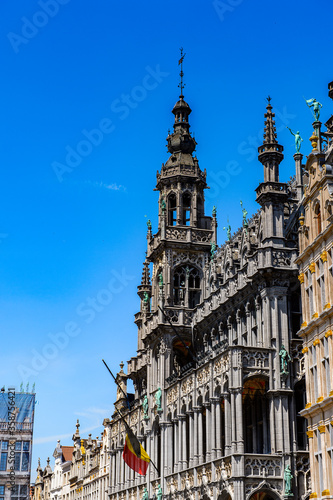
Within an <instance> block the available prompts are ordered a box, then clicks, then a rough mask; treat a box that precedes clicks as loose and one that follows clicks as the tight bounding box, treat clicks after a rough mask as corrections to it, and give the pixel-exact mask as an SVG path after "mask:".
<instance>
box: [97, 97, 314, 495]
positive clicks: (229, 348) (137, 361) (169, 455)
mask: <svg viewBox="0 0 333 500" xmlns="http://www.w3.org/2000/svg"><path fill="white" fill-rule="evenodd" d="M172 112H173V114H174V116H175V122H174V126H173V128H174V130H173V132H172V133H169V135H168V137H167V144H168V151H169V153H170V157H169V159H168V160H167V162H166V163H165V164H163V165H162V168H161V171H160V172H158V173H157V185H156V190H157V191H158V192H159V203H158V213H159V223H158V228H157V231H156V232H155V234H154V233H153V230H152V227H151V224H150V221H148V232H147V257H146V260H145V262H144V266H143V274H142V281H141V284H140V285H139V287H138V295H139V297H140V311H139V312H138V313H137V314H136V316H135V322H136V324H137V326H138V349H137V354H136V356H134V357H132V358H131V359H130V361H128V373H127V377H128V378H130V379H131V380H132V381H133V384H134V387H135V394H134V400H131V404H130V408H128V406H127V402H126V398H125V396H124V395H123V393H122V392H121V391H118V396H117V402H116V409H117V411H116V412H115V414H114V415H113V419H112V420H111V421H109V422H107V425H106V427H107V429H108V430H109V436H110V443H109V449H110V454H111V464H110V478H109V498H110V500H125V499H126V500H132V499H133V500H134V499H136V500H138V499H140V498H142V497H143V495H144V494H145V488H146V489H147V494H148V497H149V498H153V497H154V495H155V496H157V497H158V498H160V496H159V487H161V488H162V492H163V497H164V498H170V499H183V498H185V499H193V500H194V499H196V500H197V499H199V498H207V499H219V500H226V499H235V500H243V499H247V500H250V499H251V500H255V499H259V498H260V499H262V500H264V499H266V500H269V499H280V498H285V497H288V496H291V495H292V494H293V496H294V498H298V499H306V498H309V494H310V492H311V490H310V472H309V469H310V468H309V456H308V450H307V447H308V442H307V437H306V425H305V419H304V418H302V417H300V416H299V411H300V410H302V409H304V406H305V394H304V392H305V382H304V378H305V370H304V352H302V340H301V339H300V338H299V337H297V332H298V330H299V329H300V324H301V309H300V307H301V304H300V283H299V280H298V275H299V272H298V268H297V263H296V258H297V255H298V237H297V228H298V219H299V216H300V208H301V195H302V175H301V171H300V170H299V171H297V170H296V178H295V179H291V180H290V181H289V182H288V183H285V182H281V181H280V178H279V164H280V162H281V161H282V159H283V147H282V146H281V145H280V144H278V142H277V136H276V131H275V123H274V113H273V111H272V106H271V104H270V100H269V102H268V105H267V109H266V114H265V132H264V140H263V145H262V146H261V147H260V148H259V161H260V162H261V163H262V165H263V169H264V181H263V182H262V183H261V184H260V185H259V186H258V188H257V189H256V193H257V201H258V203H259V205H260V209H259V210H258V212H257V213H256V214H255V215H254V216H253V217H252V218H250V219H249V220H248V219H247V213H246V211H245V210H244V211H243V225H242V227H241V228H240V229H239V230H238V231H237V232H236V233H235V234H234V235H231V228H230V227H228V228H227V235H228V241H227V242H226V243H225V244H224V245H222V246H220V247H218V246H217V239H216V234H217V231H216V230H217V217H216V210H215V209H213V213H212V216H207V215H206V214H205V209H204V201H205V199H204V190H205V189H206V187H207V184H206V171H202V170H201V169H200V167H199V163H198V159H197V158H196V157H195V156H194V150H195V145H196V143H195V140H194V138H193V137H192V136H191V133H190V130H189V128H190V125H189V115H190V113H191V109H190V107H189V105H188V104H187V103H186V102H185V100H184V96H183V95H181V96H180V98H179V101H178V102H177V103H176V105H175V106H174V108H173V110H172ZM150 275H151V277H150ZM118 377H120V378H119V379H118V380H121V382H122V384H123V385H122V387H123V389H124V391H125V392H126V375H125V374H124V372H123V370H122V369H121V371H120V372H119V374H118ZM119 412H121V413H122V414H123V415H124V416H125V418H126V420H127V422H128V424H129V425H130V426H131V428H132V429H133V431H134V433H135V434H136V435H137V437H138V439H139V440H140V442H141V443H142V445H143V447H144V448H145V449H146V451H147V452H148V454H149V456H150V457H151V459H152V460H153V462H154V464H155V466H156V468H154V466H152V465H150V466H149V468H148V472H147V475H146V476H145V477H141V476H139V475H138V474H136V473H134V472H133V471H132V470H131V469H130V468H129V467H128V466H127V465H126V464H125V463H124V461H123V459H122V452H123V447H124V438H125V426H124V424H123V422H122V421H121V419H120V418H119ZM289 470H291V474H292V476H293V478H292V479H291V480H290V478H288V471H289Z"/></svg>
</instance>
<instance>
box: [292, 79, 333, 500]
mask: <svg viewBox="0 0 333 500" xmlns="http://www.w3.org/2000/svg"><path fill="white" fill-rule="evenodd" d="M332 92H333V82H332V83H330V84H329V95H330V97H332V98H333V95H332ZM321 125H322V124H321V122H320V121H319V120H316V121H315V122H314V123H313V134H312V136H311V138H310V140H311V144H312V151H311V153H310V154H309V156H308V157H307V161H306V164H305V171H306V176H307V186H306V189H305V193H304V199H303V206H304V213H302V215H301V217H300V227H299V242H300V249H299V251H300V254H299V257H298V259H297V263H298V265H299V268H300V274H299V281H300V283H301V288H302V312H303V323H302V325H301V329H300V332H299V335H300V337H302V338H303V341H304V346H303V353H304V355H305V369H306V393H307V403H306V406H305V409H304V410H303V411H301V412H300V413H301V415H302V416H303V417H305V418H306V419H307V424H308V432H307V435H308V438H309V447H310V463H311V471H312V474H311V476H312V495H311V497H312V498H333V469H332V467H333V461H332V458H333V457H332V455H333V371H332V363H333V344H332V342H333V340H332V330H333V269H332V265H333V261H332V259H333V226H332V222H333V211H332V208H333V117H332V116H331V118H330V119H329V120H328V122H327V123H326V128H327V131H326V132H322V130H321ZM300 156H301V155H300Z"/></svg>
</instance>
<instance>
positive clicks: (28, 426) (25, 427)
mask: <svg viewBox="0 0 333 500" xmlns="http://www.w3.org/2000/svg"><path fill="white" fill-rule="evenodd" d="M8 426H9V424H8V422H0V430H1V431H8V429H9V427H8ZM12 427H13V424H11V428H12ZM15 430H16V431H29V432H31V431H32V423H31V422H15Z"/></svg>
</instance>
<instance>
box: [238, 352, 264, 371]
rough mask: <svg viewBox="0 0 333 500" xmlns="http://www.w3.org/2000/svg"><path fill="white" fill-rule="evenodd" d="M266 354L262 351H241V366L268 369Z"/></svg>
mask: <svg viewBox="0 0 333 500" xmlns="http://www.w3.org/2000/svg"><path fill="white" fill-rule="evenodd" d="M268 356H269V355H268V352H263V351H243V366H247V367H253V368H268V366H269V357H268Z"/></svg>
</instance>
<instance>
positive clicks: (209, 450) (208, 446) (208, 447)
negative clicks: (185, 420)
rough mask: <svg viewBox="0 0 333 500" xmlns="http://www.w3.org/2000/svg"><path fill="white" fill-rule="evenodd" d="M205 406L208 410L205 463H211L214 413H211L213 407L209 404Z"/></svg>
mask: <svg viewBox="0 0 333 500" xmlns="http://www.w3.org/2000/svg"><path fill="white" fill-rule="evenodd" d="M204 406H205V408H206V456H205V461H206V462H209V461H210V459H211V454H212V447H211V430H212V429H211V425H212V413H211V406H210V404H209V403H205V405H204Z"/></svg>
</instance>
